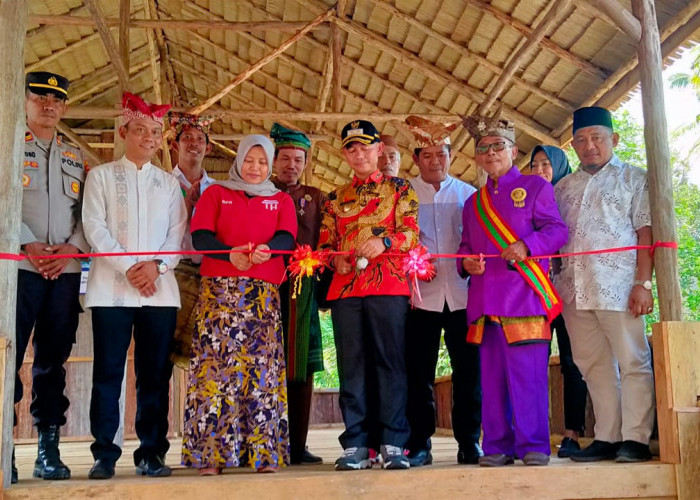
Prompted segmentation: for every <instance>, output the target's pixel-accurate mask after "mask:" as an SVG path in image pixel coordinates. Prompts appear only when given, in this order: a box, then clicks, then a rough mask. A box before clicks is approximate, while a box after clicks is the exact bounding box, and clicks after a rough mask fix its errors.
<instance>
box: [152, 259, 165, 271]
mask: <svg viewBox="0 0 700 500" xmlns="http://www.w3.org/2000/svg"><path fill="white" fill-rule="evenodd" d="M153 262H155V263H156V266H157V267H158V274H165V273H167V272H168V265H167V264H166V263H165V262H163V261H162V260H160V259H155V260H154V261H153Z"/></svg>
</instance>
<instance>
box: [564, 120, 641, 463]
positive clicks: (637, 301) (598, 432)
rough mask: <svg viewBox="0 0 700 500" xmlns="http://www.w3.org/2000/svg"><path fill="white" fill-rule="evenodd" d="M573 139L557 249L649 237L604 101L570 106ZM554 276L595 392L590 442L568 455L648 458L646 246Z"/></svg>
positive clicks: (633, 171) (574, 262)
mask: <svg viewBox="0 0 700 500" xmlns="http://www.w3.org/2000/svg"><path fill="white" fill-rule="evenodd" d="M573 131H574V139H573V147H574V150H575V151H576V154H577V155H578V158H579V160H580V161H581V164H580V166H579V169H578V170H577V171H576V172H574V173H573V174H571V175H569V176H567V177H565V178H564V179H563V180H562V181H561V182H559V183H558V184H557V186H556V188H555V192H556V197H557V202H558V205H559V210H560V212H561V215H562V218H563V219H564V222H566V224H567V226H568V227H569V242H568V243H567V244H566V245H564V247H562V249H561V252H562V253H568V252H582V251H587V250H599V249H605V248H613V247H621V246H634V245H650V244H651V242H652V234H651V216H650V211H649V195H648V187H647V179H646V172H645V171H644V170H642V169H640V168H637V167H633V166H632V165H629V164H627V163H624V162H622V161H621V160H620V159H619V158H618V157H617V156H615V154H614V152H613V149H614V147H615V146H616V145H617V143H618V139H619V138H618V135H617V134H616V133H614V132H613V128H612V116H611V115H610V112H609V111H608V110H606V109H603V108H597V107H590V108H581V109H579V110H577V111H576V112H574V126H573ZM562 261H563V262H562V270H561V273H560V274H559V275H557V276H555V285H556V287H557V290H558V291H559V293H560V294H561V297H562V300H563V302H564V312H563V314H564V319H565V320H566V325H567V327H568V328H569V332H570V336H571V348H572V351H573V356H574V361H575V362H576V365H577V366H578V367H579V369H580V370H581V373H582V374H583V377H584V379H585V380H586V383H587V384H588V390H589V392H590V395H591V400H592V401H593V410H594V412H595V417H596V424H595V441H594V442H593V443H592V444H591V445H590V446H589V447H588V448H586V449H584V450H581V451H579V452H577V453H574V454H573V455H572V457H571V458H572V460H575V461H579V462H591V461H598V460H606V459H615V460H616V461H618V462H638V461H644V460H649V459H651V454H650V452H649V438H650V436H651V432H652V427H653V424H654V380H653V372H652V367H651V352H650V350H649V344H648V342H647V339H646V336H645V334H644V320H643V317H642V316H643V315H645V314H649V313H650V312H651V311H652V309H653V297H652V294H651V277H652V271H653V263H652V259H651V255H650V252H649V250H638V251H629V252H620V253H604V254H597V255H580V256H574V257H565V258H563V259H562Z"/></svg>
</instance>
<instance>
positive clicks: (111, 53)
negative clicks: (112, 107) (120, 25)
mask: <svg viewBox="0 0 700 500" xmlns="http://www.w3.org/2000/svg"><path fill="white" fill-rule="evenodd" d="M84 1H85V6H86V7H87V8H88V10H89V11H90V13H91V14H92V17H93V19H94V20H95V23H96V24H97V31H98V32H99V34H100V37H101V38H102V43H103V44H104V47H105V51H107V57H109V59H110V61H111V62H112V64H113V65H114V69H115V70H116V71H117V76H118V77H119V85H120V87H121V89H122V90H129V72H128V71H127V69H126V68H125V67H124V61H123V60H122V58H121V54H120V51H119V49H118V48H117V44H116V43H114V38H113V37H112V32H111V31H110V29H109V26H107V22H106V21H105V16H104V13H103V12H102V7H101V6H100V4H99V3H98V2H97V0H84Z"/></svg>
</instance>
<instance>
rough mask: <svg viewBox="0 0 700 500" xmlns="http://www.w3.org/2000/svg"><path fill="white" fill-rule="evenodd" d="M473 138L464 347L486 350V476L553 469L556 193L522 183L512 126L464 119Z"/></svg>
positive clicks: (561, 227) (530, 179)
mask: <svg viewBox="0 0 700 500" xmlns="http://www.w3.org/2000/svg"><path fill="white" fill-rule="evenodd" d="M464 125H465V127H467V129H468V130H469V133H470V134H471V135H472V137H474V143H475V150H476V155H475V158H476V163H477V165H478V166H479V167H480V168H482V169H483V170H484V171H485V172H486V174H487V175H488V180H487V183H486V186H484V187H483V188H482V189H481V190H480V191H478V192H477V193H475V194H474V195H472V196H471V197H470V198H469V200H467V202H466V204H465V206H464V212H463V215H462V222H463V229H462V243H461V245H460V247H459V253H460V254H470V255H479V254H484V255H494V254H495V255H500V258H488V259H486V260H484V259H480V258H460V259H458V261H457V265H458V267H459V270H460V272H461V273H462V275H463V276H470V284H469V298H468V301H467V322H468V324H469V331H468V333H467V342H471V343H475V344H480V346H481V347H480V358H481V381H482V390H483V401H482V426H483V433H484V437H483V442H482V447H483V450H484V456H483V457H482V458H481V459H480V460H479V465H481V466H483V467H497V466H501V465H507V464H511V463H513V460H514V458H516V457H517V458H521V459H522V460H523V462H524V463H525V464H526V465H547V464H548V463H549V454H550V445H549V424H548V414H549V401H548V390H547V361H548V343H549V340H550V338H551V333H550V330H549V324H548V322H549V320H550V319H551V318H553V317H555V316H556V315H557V314H559V312H560V311H561V300H560V299H559V297H558V296H557V294H556V291H555V290H554V288H553V286H552V285H551V283H550V282H549V278H548V277H547V268H548V265H549V264H548V259H542V260H529V259H528V257H529V256H537V255H549V254H553V253H555V252H556V251H557V250H558V249H559V248H560V247H561V246H562V245H563V244H564V243H566V239H567V229H566V225H565V224H564V223H563V222H562V220H561V217H560V215H559V211H558V209H557V204H556V201H555V199H554V191H553V189H552V186H551V184H549V183H548V182H546V181H545V180H544V179H542V178H541V177H538V176H534V175H521V174H520V172H519V171H518V168H517V167H515V166H513V161H514V159H515V157H516V154H517V152H518V148H517V147H516V146H515V130H514V127H513V124H512V123H511V122H508V121H506V120H501V119H497V118H481V117H466V118H464Z"/></svg>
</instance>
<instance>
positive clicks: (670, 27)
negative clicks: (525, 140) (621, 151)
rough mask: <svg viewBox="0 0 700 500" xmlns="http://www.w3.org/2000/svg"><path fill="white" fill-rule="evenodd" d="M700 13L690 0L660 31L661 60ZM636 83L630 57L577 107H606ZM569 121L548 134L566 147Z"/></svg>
mask: <svg viewBox="0 0 700 500" xmlns="http://www.w3.org/2000/svg"><path fill="white" fill-rule="evenodd" d="M698 13H700V0H690V1H689V2H688V5H686V6H685V7H684V8H683V9H682V10H681V11H679V12H678V13H677V14H676V15H675V16H674V17H673V19H671V20H670V21H669V22H667V23H666V25H665V26H664V27H663V28H662V29H661V31H660V38H661V42H662V50H663V56H664V57H668V55H669V54H671V53H672V52H673V51H675V50H676V47H678V45H680V44H681V43H682V42H683V41H684V40H687V39H688V37H690V35H691V34H692V33H693V32H694V31H695V29H693V26H697V23H691V22H690V21H691V19H693V17H694V16H697V15H698ZM666 40H671V41H672V43H666ZM636 82H639V73H638V68H637V55H636V54H635V55H633V56H632V57H630V58H629V59H628V60H627V62H625V63H624V64H623V65H621V66H620V67H619V68H618V69H617V71H615V72H614V73H613V74H612V75H610V77H609V78H608V79H607V80H605V82H603V84H602V85H601V86H600V87H598V89H597V90H596V91H595V92H593V93H592V94H591V96H590V97H589V98H588V99H586V100H585V101H584V102H583V103H581V106H582V107H583V106H593V105H596V104H598V105H610V104H611V103H607V102H603V99H604V98H605V97H606V96H608V95H610V94H611V93H613V94H615V95H616V96H617V97H614V98H612V99H611V101H614V100H617V99H619V98H620V97H621V96H622V95H624V94H626V93H627V92H629V91H630V90H631V89H632V88H633V87H634V86H635V84H636ZM572 121H573V117H571V116H569V117H568V118H567V119H566V120H565V121H564V122H563V123H562V124H561V125H560V126H559V127H557V128H556V129H554V131H553V132H552V134H553V135H554V136H555V137H557V138H558V139H559V142H560V143H562V144H565V143H568V141H569V140H570V138H571V133H570V128H569V127H571V123H572Z"/></svg>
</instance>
